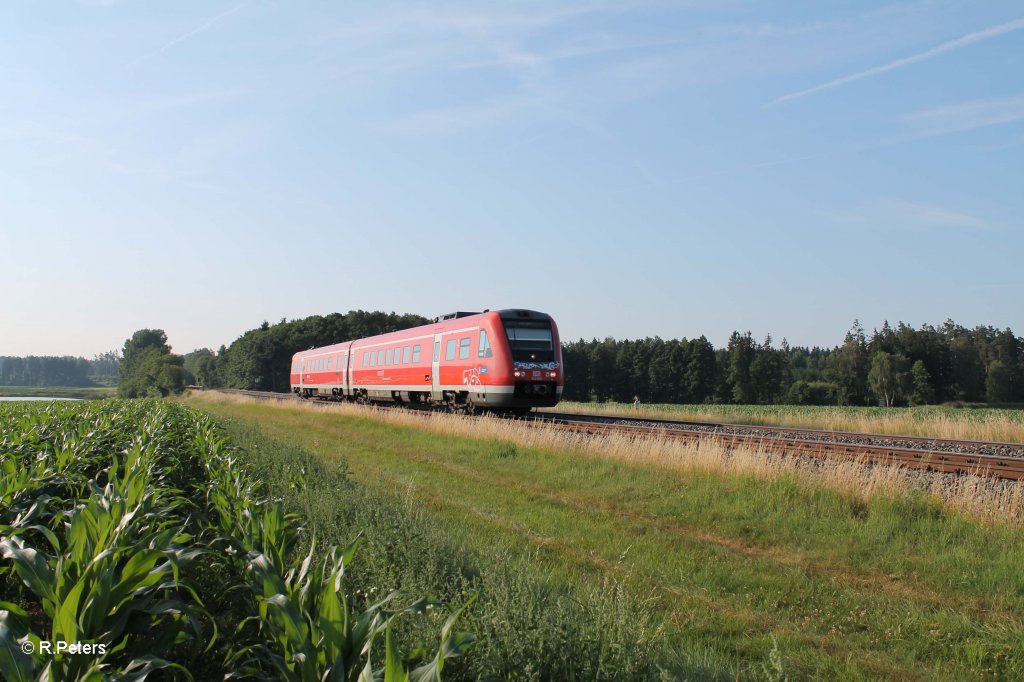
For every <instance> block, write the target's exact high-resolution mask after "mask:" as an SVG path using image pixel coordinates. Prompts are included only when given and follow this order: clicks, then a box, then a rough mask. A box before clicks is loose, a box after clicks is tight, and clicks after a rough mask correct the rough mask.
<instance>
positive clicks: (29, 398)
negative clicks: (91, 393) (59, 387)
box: [0, 396, 81, 400]
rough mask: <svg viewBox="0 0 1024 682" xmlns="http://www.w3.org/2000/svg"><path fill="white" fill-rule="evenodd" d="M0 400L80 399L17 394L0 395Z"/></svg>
mask: <svg viewBox="0 0 1024 682" xmlns="http://www.w3.org/2000/svg"><path fill="white" fill-rule="evenodd" d="M0 400H81V398H46V397H41V396H30V397H27V398H19V397H17V396H0Z"/></svg>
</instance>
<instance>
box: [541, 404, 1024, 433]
mask: <svg viewBox="0 0 1024 682" xmlns="http://www.w3.org/2000/svg"><path fill="white" fill-rule="evenodd" d="M551 411H553V412H568V413H572V414H601V415H615V416H622V417H641V418H650V419H681V420H685V421H706V422H722V423H732V424H754V425H758V426H789V427H793V428H807V429H824V430H827V431H858V432H863V433H886V434H894V435H905V436H928V437H932V438H956V439H965V440H986V441H998V442H1004V443H1024V414H1022V413H1021V411H1020V410H954V409H951V408H938V407H930V408H913V409H906V408H862V407H800V406H787V405H765V406H745V405H735V406H734V405H665V406H641V407H640V409H639V410H634V409H633V408H632V407H631V406H628V405H621V404H618V403H609V404H602V403H561V404H559V406H558V407H556V408H552V410H551Z"/></svg>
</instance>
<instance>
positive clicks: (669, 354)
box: [562, 320, 1024, 405]
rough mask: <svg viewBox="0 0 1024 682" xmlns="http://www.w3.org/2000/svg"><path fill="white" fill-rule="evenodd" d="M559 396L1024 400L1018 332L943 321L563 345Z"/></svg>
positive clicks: (1022, 344) (803, 401) (801, 401)
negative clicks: (715, 339)
mask: <svg viewBox="0 0 1024 682" xmlns="http://www.w3.org/2000/svg"><path fill="white" fill-rule="evenodd" d="M562 351H563V359H564V361H565V394H564V395H565V398H566V399H569V400H581V401H588V400H596V401H606V400H612V401H618V402H628V401H630V400H632V399H633V397H634V396H639V397H640V398H641V399H642V400H644V401H649V402H666V403H743V404H751V403H753V404H772V403H785V404H796V405H874V404H879V403H882V404H886V405H925V404H935V403H943V402H950V401H965V402H981V401H988V402H994V403H1008V402H1024V338H1020V337H1018V336H1016V335H1015V334H1014V333H1013V332H1012V331H1011V330H1010V329H1002V330H1000V329H995V328H993V327H982V326H979V327H975V328H974V329H968V328H966V327H963V326H961V325H958V324H956V323H955V322H953V321H951V320H949V321H946V322H945V323H944V324H943V325H941V326H939V327H934V326H932V325H923V326H922V327H921V328H920V329H915V328H913V327H911V326H910V325H907V324H904V323H902V322H900V323H898V324H897V325H896V326H895V327H892V326H890V325H889V323H888V322H886V323H885V324H884V325H883V326H882V329H880V330H875V331H874V332H872V333H871V335H870V336H869V335H868V334H866V333H865V331H864V328H863V327H862V326H861V325H860V323H859V322H854V325H853V327H852V328H851V329H850V331H849V332H847V334H846V337H845V339H844V340H843V343H842V344H841V345H839V346H836V347H833V348H818V347H814V348H808V347H800V346H790V345H789V344H788V343H787V342H786V340H785V339H783V341H782V342H781V343H780V344H779V345H778V346H777V347H776V346H775V344H774V343H773V342H772V339H771V337H770V336H769V337H767V338H766V339H764V341H762V342H760V343H759V342H758V341H756V340H755V339H754V338H753V337H752V335H751V334H750V332H747V333H744V334H741V333H739V332H733V333H732V335H731V336H730V337H729V341H728V343H727V345H726V347H725V348H715V347H714V346H713V345H712V344H711V343H710V342H709V341H708V340H707V338H705V337H704V336H701V337H699V338H697V339H689V340H688V339H671V340H667V341H666V340H663V339H660V338H647V339H639V340H626V341H620V340H616V339H612V338H607V339H604V340H603V341H599V340H597V339H593V340H591V341H586V340H583V339H581V340H579V341H573V342H569V343H565V344H563V349H562Z"/></svg>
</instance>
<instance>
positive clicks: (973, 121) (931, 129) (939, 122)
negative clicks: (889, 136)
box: [901, 95, 1024, 137]
mask: <svg viewBox="0 0 1024 682" xmlns="http://www.w3.org/2000/svg"><path fill="white" fill-rule="evenodd" d="M901 120H902V121H903V123H905V124H907V125H908V126H911V127H913V128H915V129H916V131H917V132H918V134H919V136H921V137H931V136H933V135H945V134H948V133H957V132H962V131H968V130H975V129H977V128H987V127H988V126H994V125H1002V124H1005V123H1014V122H1016V121H1021V120H1024V95H1015V96H1013V97H1005V98H997V99H983V100H971V101H967V102H959V103H957V104H950V105H947V106H943V107H937V108H934V109H928V110H926V111H919V112H916V113H913V114H908V115H906V116H904V117H902V119H901Z"/></svg>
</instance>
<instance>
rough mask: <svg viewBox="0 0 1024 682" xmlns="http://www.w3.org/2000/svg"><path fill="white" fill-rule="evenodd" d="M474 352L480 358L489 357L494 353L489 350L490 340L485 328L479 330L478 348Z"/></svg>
mask: <svg viewBox="0 0 1024 682" xmlns="http://www.w3.org/2000/svg"><path fill="white" fill-rule="evenodd" d="M476 354H477V355H478V356H479V357H481V358H489V357H492V356H493V355H494V353H492V352H491V342H490V341H489V340H488V339H487V330H485V329H481V330H480V348H479V350H477V352H476Z"/></svg>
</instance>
